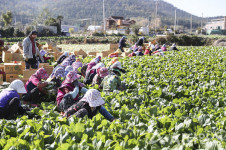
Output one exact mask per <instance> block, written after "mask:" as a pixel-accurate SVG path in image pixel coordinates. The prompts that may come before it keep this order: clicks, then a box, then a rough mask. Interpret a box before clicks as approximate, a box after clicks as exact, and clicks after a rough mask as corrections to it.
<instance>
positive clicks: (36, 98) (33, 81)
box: [25, 68, 49, 106]
mask: <svg viewBox="0 0 226 150" xmlns="http://www.w3.org/2000/svg"><path fill="white" fill-rule="evenodd" d="M48 77H49V75H48V74H47V72H46V70H45V69H44V68H40V69H38V70H37V71H36V72H35V73H34V74H33V75H32V76H31V77H30V78H29V80H28V81H27V82H26V84H25V88H26V90H27V93H28V96H30V99H29V98H27V101H31V104H32V105H33V106H37V103H38V102H40V100H41V99H40V97H42V96H44V95H45V94H46V93H47V91H45V90H43V88H44V87H46V86H47V85H48V82H43V81H42V80H46V79H48ZM31 97H32V98H31Z"/></svg>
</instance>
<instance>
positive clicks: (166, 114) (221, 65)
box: [0, 47, 226, 150]
mask: <svg viewBox="0 0 226 150" xmlns="http://www.w3.org/2000/svg"><path fill="white" fill-rule="evenodd" d="M225 55H226V48H219V47H218V48H213V47H193V48H192V47H190V48H184V49H183V50H182V51H179V52H167V53H166V54H165V56H164V57H159V56H151V57H150V56H144V57H132V58H128V57H126V58H123V59H121V60H120V61H121V62H122V65H123V68H125V69H126V71H127V73H126V74H125V75H122V76H121V79H122V81H123V82H124V83H125V84H126V85H127V90H126V91H122V92H119V91H116V92H114V93H110V94H105V93H103V92H102V93H101V94H102V96H103V97H104V98H105V100H106V104H105V106H106V108H107V109H108V110H109V111H110V113H111V114H113V115H114V116H115V118H117V119H116V120H115V121H113V122H112V123H111V122H108V121H107V120H106V119H104V118H103V117H102V116H101V115H100V114H98V115H96V116H95V117H94V118H93V119H92V120H90V119H88V118H87V117H85V118H83V119H78V118H75V117H71V118H69V119H68V120H66V118H62V117H61V116H60V115H59V113H57V112H56V111H54V110H55V108H56V107H55V104H47V103H42V105H41V108H35V109H33V110H32V111H31V112H30V115H28V116H22V117H21V118H18V119H17V120H15V121H12V120H0V149H3V148H4V149H9V148H11V147H12V146H13V147H14V148H18V149H35V148H36V149H59V150H60V149H67V148H71V149H88V148H90V149H133V148H136V149H165V150H168V149H177V148H178V149H221V148H222V149H225V148H226V142H225V141H226V130H225V129H226V99H225V98H226V95H225V93H226V87H225V83H226V81H225V79H226V72H225V70H226V69H225V64H226V57H225ZM103 61H104V62H105V64H106V63H107V62H109V58H107V59H106V58H105V59H104V60H103ZM31 116H32V117H33V118H31Z"/></svg>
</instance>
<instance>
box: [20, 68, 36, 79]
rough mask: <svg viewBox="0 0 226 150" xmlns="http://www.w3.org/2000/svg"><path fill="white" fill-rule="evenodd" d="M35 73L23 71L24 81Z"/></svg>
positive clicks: (33, 70) (32, 70)
mask: <svg viewBox="0 0 226 150" xmlns="http://www.w3.org/2000/svg"><path fill="white" fill-rule="evenodd" d="M36 71H37V69H31V70H24V71H23V76H24V78H25V79H29V78H30V76H32V75H33V74H34V73H35V72H36Z"/></svg>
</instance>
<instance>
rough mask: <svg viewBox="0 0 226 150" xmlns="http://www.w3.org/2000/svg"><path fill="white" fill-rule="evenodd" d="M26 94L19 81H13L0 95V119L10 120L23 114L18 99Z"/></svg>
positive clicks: (22, 84)
mask: <svg viewBox="0 0 226 150" xmlns="http://www.w3.org/2000/svg"><path fill="white" fill-rule="evenodd" d="M25 93H27V91H26V89H25V87H24V83H23V82H22V81H21V80H14V81H13V82H12V83H11V84H10V85H9V87H8V88H7V89H4V90H3V91H2V92H1V93H0V119H3V118H4V119H12V117H14V116H15V115H17V114H19V115H20V114H23V113H24V112H25V110H24V109H23V108H22V107H21V104H20V97H21V95H22V94H25Z"/></svg>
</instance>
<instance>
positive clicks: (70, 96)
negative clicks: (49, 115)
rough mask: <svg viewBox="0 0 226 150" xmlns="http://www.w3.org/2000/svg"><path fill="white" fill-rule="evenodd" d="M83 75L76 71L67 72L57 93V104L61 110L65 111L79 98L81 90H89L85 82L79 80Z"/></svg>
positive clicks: (83, 91)
mask: <svg viewBox="0 0 226 150" xmlns="http://www.w3.org/2000/svg"><path fill="white" fill-rule="evenodd" d="M80 78H81V76H80V75H78V74H77V73H76V72H75V71H71V72H69V73H68V74H67V76H66V79H65V80H64V81H63V83H62V85H61V87H60V88H59V89H58V93H57V98H56V101H57V106H58V109H59V111H61V112H65V111H66V110H67V109H68V108H69V107H70V106H72V105H73V104H74V103H76V102H78V100H79V92H82V93H85V92H86V91H87V89H86V88H84V87H83V86H84V85H83V84H82V83H80V82H78V79H80Z"/></svg>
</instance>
